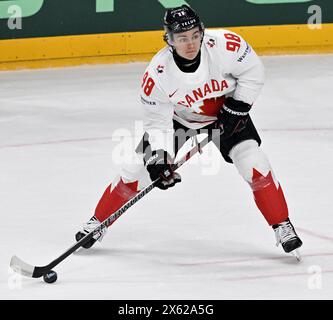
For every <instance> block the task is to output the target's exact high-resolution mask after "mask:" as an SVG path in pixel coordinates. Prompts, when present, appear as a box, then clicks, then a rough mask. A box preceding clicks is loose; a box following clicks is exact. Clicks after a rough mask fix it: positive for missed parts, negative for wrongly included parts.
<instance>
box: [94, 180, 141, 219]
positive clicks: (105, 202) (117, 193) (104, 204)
mask: <svg viewBox="0 0 333 320" xmlns="http://www.w3.org/2000/svg"><path fill="white" fill-rule="evenodd" d="M111 187H112V184H110V185H109V186H108V187H107V189H106V190H105V192H104V194H103V196H102V198H101V199H100V200H99V202H98V204H97V207H96V210H95V217H96V218H97V219H98V220H99V221H101V222H102V221H104V220H105V219H107V218H108V217H109V216H110V215H111V214H112V213H114V212H115V211H117V210H118V209H119V208H120V207H121V206H123V205H124V204H125V203H126V202H127V201H128V200H130V199H132V198H133V197H134V196H135V195H137V194H138V191H137V188H138V181H134V182H130V183H124V182H123V180H122V179H120V180H119V182H118V183H117V184H116V186H115V187H114V188H113V189H112V190H111Z"/></svg>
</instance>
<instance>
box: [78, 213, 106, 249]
mask: <svg viewBox="0 0 333 320" xmlns="http://www.w3.org/2000/svg"><path fill="white" fill-rule="evenodd" d="M99 224H100V222H99V221H98V219H97V218H96V217H92V218H91V219H90V220H89V221H88V222H87V223H86V224H84V226H83V230H82V231H79V232H78V233H77V234H76V235H75V239H76V241H80V240H81V239H82V238H83V237H85V236H86V235H87V234H88V233H89V232H91V231H92V230H94V229H95V228H96V227H97V226H98V225H99ZM105 233H106V228H103V229H102V230H101V231H100V232H99V233H98V234H97V235H96V236H94V238H92V239H91V240H89V241H88V242H87V243H85V244H84V245H82V247H83V248H85V249H89V248H91V247H92V246H93V245H94V244H95V242H96V241H97V240H98V241H102V239H103V237H104V235H105Z"/></svg>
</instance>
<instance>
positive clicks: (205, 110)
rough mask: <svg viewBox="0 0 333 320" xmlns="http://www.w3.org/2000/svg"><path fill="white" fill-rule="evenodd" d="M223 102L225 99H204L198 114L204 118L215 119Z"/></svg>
mask: <svg viewBox="0 0 333 320" xmlns="http://www.w3.org/2000/svg"><path fill="white" fill-rule="evenodd" d="M224 101H225V97H224V96H222V97H217V98H211V99H205V100H204V101H203V105H202V106H200V107H199V108H200V110H201V112H200V114H204V115H205V116H210V117H216V116H217V114H218V113H219V111H220V109H221V108H222V106H223V103H224Z"/></svg>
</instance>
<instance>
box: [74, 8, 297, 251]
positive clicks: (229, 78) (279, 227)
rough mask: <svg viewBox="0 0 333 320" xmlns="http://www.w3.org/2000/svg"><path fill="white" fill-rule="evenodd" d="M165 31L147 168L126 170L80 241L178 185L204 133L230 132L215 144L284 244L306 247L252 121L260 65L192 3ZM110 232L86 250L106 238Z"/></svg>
mask: <svg viewBox="0 0 333 320" xmlns="http://www.w3.org/2000/svg"><path fill="white" fill-rule="evenodd" d="M164 29H165V36H164V40H165V41H166V43H167V46H166V47H165V48H163V49H162V50H160V51H159V52H158V53H157V54H156V55H155V56H154V57H153V59H152V60H151V62H150V64H149V66H148V68H147V69H146V71H145V73H144V76H143V80H142V84H141V104H142V107H143V118H144V127H145V134H144V137H143V138H142V141H141V143H140V144H139V146H138V147H137V149H136V153H135V156H136V157H140V163H141V165H140V164H139V165H138V164H133V165H129V166H124V168H123V169H122V172H121V174H120V177H119V178H117V179H116V180H115V181H113V182H112V183H111V184H110V185H109V186H108V188H107V189H106V190H105V192H104V194H103V196H102V197H101V199H100V201H99V203H98V205H97V207H96V210H95V214H94V216H93V217H92V218H91V219H90V220H89V221H88V222H87V223H86V224H85V225H84V227H83V230H82V231H79V232H78V233H77V234H76V239H77V241H78V240H79V239H81V238H82V237H83V236H85V234H86V233H88V232H90V231H91V230H93V229H94V228H95V227H96V226H97V225H98V224H99V223H100V222H101V221H103V220H105V219H106V218H108V217H109V216H110V215H111V214H112V213H113V212H115V211H116V210H117V209H119V208H120V207H121V206H122V205H123V204H125V203H126V202H127V201H129V200H130V199H131V198H132V197H134V196H135V195H136V194H137V193H138V192H139V191H140V190H142V189H143V188H144V187H145V186H146V185H147V184H148V183H150V182H151V180H155V179H157V178H158V177H160V178H161V179H160V182H159V184H158V185H157V187H158V188H160V189H163V190H165V189H168V188H170V187H173V186H174V185H175V184H176V183H179V182H180V181H181V177H180V175H179V173H177V172H173V171H172V169H171V166H170V164H171V163H172V161H173V159H174V158H175V155H176V154H177V152H178V150H179V149H180V148H181V147H182V145H183V144H184V143H185V141H186V140H187V139H188V138H189V137H193V136H195V135H197V134H198V133H200V130H202V129H204V130H205V132H208V133H211V132H212V131H213V130H216V129H219V130H221V131H222V132H223V134H222V135H221V136H220V137H219V138H218V139H214V140H213V143H214V144H215V145H216V146H217V147H218V149H219V150H220V152H221V155H222V157H223V158H224V159H225V161H227V162H229V163H233V164H234V165H235V166H236V168H237V170H238V172H239V174H240V175H241V176H242V177H243V178H244V180H245V181H246V182H247V183H248V184H249V186H250V188H251V189H252V192H253V195H254V200H255V203H256V205H257V207H258V209H259V210H260V211H261V213H262V214H263V216H264V218H265V219H266V221H267V223H268V224H269V225H270V226H272V228H273V230H274V231H275V235H276V241H277V245H279V244H280V243H281V244H282V247H283V249H284V251H285V252H294V253H295V252H297V251H296V249H297V248H299V247H300V246H301V245H302V241H301V240H300V238H299V237H298V235H297V234H296V232H295V229H294V227H293V225H292V224H291V222H290V220H289V214H288V208H287V204H286V201H285V198H284V195H283V191H282V188H281V185H280V184H279V182H278V180H277V178H276V177H275V175H274V173H273V170H272V167H271V165H270V163H269V161H268V159H267V157H266V155H265V154H264V152H263V151H262V150H261V148H260V144H261V139H260V137H259V134H258V132H257V130H256V128H255V126H254V124H253V122H252V120H251V117H250V115H249V112H250V110H251V108H252V106H253V103H254V101H255V100H256V98H257V96H258V95H259V92H260V90H261V88H262V86H263V83H264V68H263V65H262V63H261V61H260V59H259V58H258V56H257V55H256V53H255V52H254V50H253V49H252V48H251V46H250V45H249V44H248V43H247V42H246V41H245V40H244V39H242V38H241V37H240V36H239V35H237V34H235V33H233V32H230V31H228V30H216V31H209V32H205V29H204V25H203V23H202V22H201V21H200V19H199V17H198V15H197V14H196V12H195V11H194V10H193V9H191V8H190V7H189V6H186V5H183V6H181V7H177V8H173V9H168V10H167V11H166V14H165V17H164ZM105 232H106V229H104V230H103V232H101V233H99V234H97V235H96V237H95V238H93V239H92V240H91V241H90V242H89V243H87V244H86V245H85V246H84V247H85V248H89V247H91V246H92V245H93V244H94V242H95V241H96V240H101V239H102V238H103V236H104V234H105Z"/></svg>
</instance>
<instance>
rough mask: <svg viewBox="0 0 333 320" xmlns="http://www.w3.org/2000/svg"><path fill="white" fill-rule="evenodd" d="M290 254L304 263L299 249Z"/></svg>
mask: <svg viewBox="0 0 333 320" xmlns="http://www.w3.org/2000/svg"><path fill="white" fill-rule="evenodd" d="M290 253H291V254H292V255H293V256H294V257H295V258H296V259H297V261H299V262H301V261H302V256H301V253H300V251H299V250H298V249H295V250H293V251H291V252H290Z"/></svg>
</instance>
